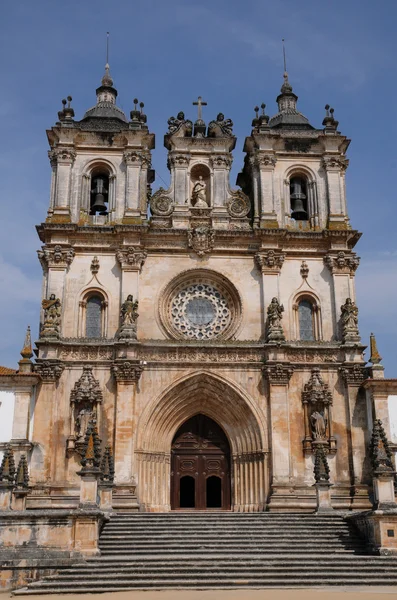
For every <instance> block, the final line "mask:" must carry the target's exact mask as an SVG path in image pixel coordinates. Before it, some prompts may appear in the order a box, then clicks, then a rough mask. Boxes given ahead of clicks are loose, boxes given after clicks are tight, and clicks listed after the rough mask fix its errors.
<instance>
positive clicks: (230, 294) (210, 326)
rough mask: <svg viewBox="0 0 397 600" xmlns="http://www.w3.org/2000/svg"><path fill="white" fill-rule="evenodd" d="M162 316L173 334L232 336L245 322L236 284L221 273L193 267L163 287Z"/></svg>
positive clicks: (197, 337) (198, 337)
mask: <svg viewBox="0 0 397 600" xmlns="http://www.w3.org/2000/svg"><path fill="white" fill-rule="evenodd" d="M159 317H160V322H161V324H162V326H163V328H164V330H165V332H166V333H167V335H169V336H170V337H172V338H177V339H190V340H192V341H194V340H197V341H200V340H202V341H205V340H210V339H215V338H219V339H230V338H231V337H232V336H233V335H234V334H235V332H236V331H237V328H238V327H239V325H240V322H241V300H240V296H239V293H238V292H237V290H236V288H235V287H234V285H233V284H232V283H231V282H230V281H229V280H228V279H226V277H224V276H223V275H221V274H220V273H216V272H215V271H210V270H207V269H192V270H189V271H185V272H184V273H181V274H180V275H179V276H177V277H175V278H174V279H173V280H172V281H170V283H169V284H168V285H167V286H166V288H165V289H164V290H162V292H161V295H160V302H159Z"/></svg>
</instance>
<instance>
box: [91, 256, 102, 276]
mask: <svg viewBox="0 0 397 600" xmlns="http://www.w3.org/2000/svg"><path fill="white" fill-rule="evenodd" d="M100 266H101V265H100V264H99V258H98V257H97V256H94V258H93V259H92V261H91V266H90V270H91V273H92V274H93V275H97V274H98V272H99V269H100Z"/></svg>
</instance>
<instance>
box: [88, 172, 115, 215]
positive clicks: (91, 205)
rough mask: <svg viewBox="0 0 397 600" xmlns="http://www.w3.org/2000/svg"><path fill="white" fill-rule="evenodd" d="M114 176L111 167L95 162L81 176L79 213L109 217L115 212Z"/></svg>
mask: <svg viewBox="0 0 397 600" xmlns="http://www.w3.org/2000/svg"><path fill="white" fill-rule="evenodd" d="M115 180H116V175H115V173H114V168H113V166H112V165H110V164H108V163H107V162H105V161H100V162H98V161H96V162H95V163H93V164H91V165H89V168H88V169H87V170H86V172H85V173H84V174H83V182H82V193H81V207H80V210H81V213H83V215H84V214H85V215H86V216H87V217H88V216H96V215H100V216H105V217H106V216H109V215H113V212H114V210H115V189H116V186H115Z"/></svg>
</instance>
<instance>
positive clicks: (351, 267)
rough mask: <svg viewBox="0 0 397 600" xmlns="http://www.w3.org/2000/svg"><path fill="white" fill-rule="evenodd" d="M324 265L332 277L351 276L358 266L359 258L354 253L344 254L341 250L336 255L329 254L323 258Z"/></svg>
mask: <svg viewBox="0 0 397 600" xmlns="http://www.w3.org/2000/svg"><path fill="white" fill-rule="evenodd" d="M324 263H325V265H326V266H327V267H328V268H329V270H330V271H331V273H332V274H333V275H334V274H338V275H342V274H348V275H351V276H353V275H354V273H355V272H356V270H357V268H358V266H359V264H360V257H359V256H357V254H356V253H355V252H350V253H346V252H343V251H342V250H341V251H339V252H337V253H333V252H329V253H328V254H327V255H326V256H325V257H324Z"/></svg>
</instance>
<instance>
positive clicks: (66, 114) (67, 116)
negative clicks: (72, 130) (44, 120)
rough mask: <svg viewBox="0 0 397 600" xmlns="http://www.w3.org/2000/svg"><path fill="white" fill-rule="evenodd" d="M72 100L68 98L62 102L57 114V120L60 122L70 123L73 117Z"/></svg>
mask: <svg viewBox="0 0 397 600" xmlns="http://www.w3.org/2000/svg"><path fill="white" fill-rule="evenodd" d="M72 100H73V98H72V96H68V97H67V99H65V98H64V99H63V100H62V110H60V111H59V112H58V119H59V120H60V121H61V123H62V122H63V121H72V120H73V117H74V110H73V108H72V106H71V102H72Z"/></svg>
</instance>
